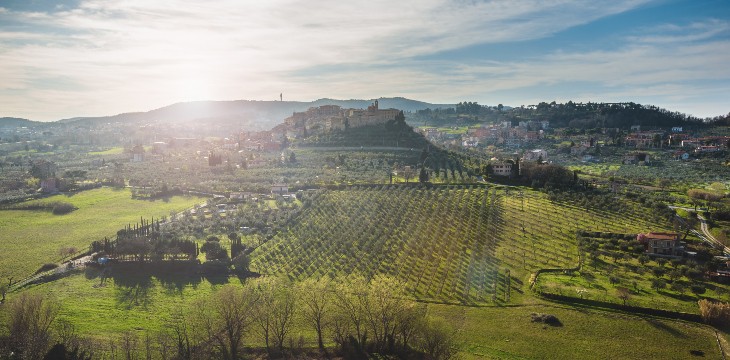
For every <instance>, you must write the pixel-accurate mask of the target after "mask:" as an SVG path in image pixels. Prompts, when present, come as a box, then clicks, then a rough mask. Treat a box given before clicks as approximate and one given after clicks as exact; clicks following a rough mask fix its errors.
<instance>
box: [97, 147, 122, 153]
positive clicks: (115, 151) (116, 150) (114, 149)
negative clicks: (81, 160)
mask: <svg viewBox="0 0 730 360" xmlns="http://www.w3.org/2000/svg"><path fill="white" fill-rule="evenodd" d="M123 152H124V148H123V147H113V148H110V149H107V150H103V151H90V152H89V155H117V154H121V153H123Z"/></svg>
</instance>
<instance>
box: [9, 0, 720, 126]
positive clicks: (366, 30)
mask: <svg viewBox="0 0 730 360" xmlns="http://www.w3.org/2000/svg"><path fill="white" fill-rule="evenodd" d="M729 64H730V1H727V0H707V1H702V0H695V1H692V0H612V1H600V2H598V1H571V0H555V1H549V0H530V1H480V0H455V1H445V0H421V1H398V2H393V1H390V0H388V1H385V0H371V1H346V2H344V1H336V0H325V1H321V0H319V1H300V0H270V1H243V2H242V1H235V0H213V1H204V2H201V1H193V0H177V1H170V0H162V1H147V0H125V1H121V0H104V1H102V0H76V1H52V0H0V116H16V117H24V118H29V119H33V120H43V121H49V120H57V119H62V118H68V117H74V116H100V115H113V114H117V113H121V112H130V111H146V110H151V109H154V108H158V107H162V106H166V105H169V104H172V103H175V102H181V101H192V100H236V99H251V100H274V99H278V95H279V93H283V94H284V99H285V100H302V101H307V100H315V99H318V98H323V97H331V98H341V99H351V98H359V99H371V98H376V97H381V96H385V97H388V96H403V97H407V98H412V99H418V100H423V101H429V102H434V103H456V102H459V101H477V102H479V103H481V104H486V105H496V104H499V103H502V104H505V105H512V106H519V105H528V104H535V103H537V102H540V101H547V102H550V101H553V100H555V101H558V102H561V101H568V100H573V101H594V102H600V101H604V102H614V101H633V102H638V103H645V104H653V105H657V106H661V107H664V108H667V109H669V110H672V111H680V112H684V113H688V114H692V115H695V116H699V117H705V116H715V115H720V114H727V113H728V112H730V81H728V80H730V65H729Z"/></svg>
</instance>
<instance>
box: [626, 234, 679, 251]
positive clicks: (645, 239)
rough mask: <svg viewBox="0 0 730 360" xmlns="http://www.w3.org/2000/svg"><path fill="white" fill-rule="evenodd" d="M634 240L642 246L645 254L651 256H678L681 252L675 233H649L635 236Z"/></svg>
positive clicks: (677, 236)
mask: <svg viewBox="0 0 730 360" xmlns="http://www.w3.org/2000/svg"><path fill="white" fill-rule="evenodd" d="M636 240H638V241H639V242H640V243H642V244H644V250H645V252H646V253H647V254H651V255H670V256H679V255H681V254H682V251H683V248H682V246H680V244H679V234H677V233H664V232H649V233H646V234H638V235H636Z"/></svg>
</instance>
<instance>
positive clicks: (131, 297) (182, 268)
mask: <svg viewBox="0 0 730 360" xmlns="http://www.w3.org/2000/svg"><path fill="white" fill-rule="evenodd" d="M111 277H112V278H113V279H114V285H115V286H116V298H117V303H118V304H120V305H126V306H127V308H132V307H134V306H143V307H146V306H147V305H148V303H149V301H150V298H151V294H150V290H151V288H153V287H154V286H155V284H154V282H153V281H152V278H153V277H154V278H155V279H157V281H158V282H159V284H160V285H161V286H162V288H163V289H164V290H165V291H166V292H167V293H168V294H182V291H183V289H184V288H186V287H188V286H191V287H193V288H196V287H197V286H198V285H199V284H200V283H201V282H202V277H201V275H200V274H199V273H198V265H197V263H193V262H189V261H168V262H158V263H154V262H153V263H139V262H126V263H118V264H115V265H114V268H113V270H112V271H111Z"/></svg>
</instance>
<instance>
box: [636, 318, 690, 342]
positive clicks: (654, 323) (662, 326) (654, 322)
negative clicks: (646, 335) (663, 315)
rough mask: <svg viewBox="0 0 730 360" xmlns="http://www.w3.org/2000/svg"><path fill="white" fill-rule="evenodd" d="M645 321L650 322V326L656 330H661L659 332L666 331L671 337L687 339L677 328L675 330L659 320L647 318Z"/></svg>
mask: <svg viewBox="0 0 730 360" xmlns="http://www.w3.org/2000/svg"><path fill="white" fill-rule="evenodd" d="M644 320H646V322H648V323H649V325H651V326H653V327H654V328H656V329H659V330H663V331H666V332H667V333H669V334H670V335H672V336H674V337H678V338H686V337H687V335H686V334H684V333H682V332H681V331H678V330H677V329H675V328H673V327H671V326H668V325H667V324H665V323H664V322H662V321H659V320H657V319H652V318H645V319H644Z"/></svg>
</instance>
